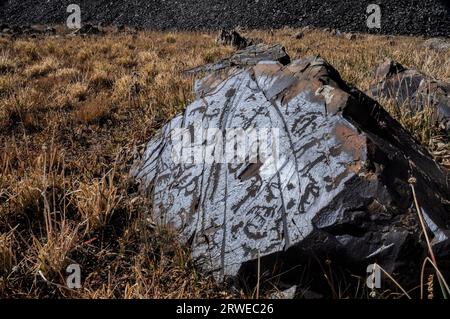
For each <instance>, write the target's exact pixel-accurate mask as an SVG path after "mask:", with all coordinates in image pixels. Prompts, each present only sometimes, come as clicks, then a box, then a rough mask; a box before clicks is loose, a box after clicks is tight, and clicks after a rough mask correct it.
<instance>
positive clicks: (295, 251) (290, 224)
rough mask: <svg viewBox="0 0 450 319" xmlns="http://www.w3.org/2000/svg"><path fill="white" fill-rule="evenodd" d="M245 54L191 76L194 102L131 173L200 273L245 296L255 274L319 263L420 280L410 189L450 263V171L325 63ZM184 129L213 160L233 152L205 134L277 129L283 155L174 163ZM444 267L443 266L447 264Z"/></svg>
mask: <svg viewBox="0 0 450 319" xmlns="http://www.w3.org/2000/svg"><path fill="white" fill-rule="evenodd" d="M278 47H280V46H278ZM272 48H273V47H272ZM277 52H279V51H278V50H277ZM241 57H242V58H243V61H239V62H238V61H237V59H238V57H237V56H234V58H230V59H229V60H228V61H230V60H233V59H234V64H231V63H228V67H227V68H225V69H223V68H221V72H213V73H210V74H209V75H207V76H206V77H205V78H204V79H202V80H199V81H197V83H196V85H195V93H196V97H197V98H196V100H195V101H194V102H193V103H192V104H190V105H189V106H188V107H187V109H186V111H185V112H184V114H183V115H179V116H176V117H175V118H174V119H172V120H171V121H170V122H169V123H168V124H167V125H166V126H165V127H164V128H163V129H162V130H161V132H160V133H159V134H158V135H157V136H155V137H154V138H153V139H152V140H151V141H150V142H149V144H148V145H147V148H146V151H145V153H144V155H143V158H142V160H141V161H139V162H138V163H136V164H135V165H134V168H133V170H132V176H133V177H134V178H135V179H136V180H137V181H138V182H139V184H140V187H141V190H142V192H143V193H144V194H147V196H149V197H150V199H151V202H152V203H153V207H152V211H153V213H154V220H157V221H159V223H161V224H167V225H170V226H171V227H172V228H173V229H174V230H176V231H177V232H178V234H179V237H180V239H181V240H182V241H184V242H186V243H189V244H190V245H191V246H192V255H193V258H194V260H195V261H196V262H197V264H198V266H199V267H200V269H203V270H204V271H205V272H208V273H213V274H214V275H215V277H216V278H217V279H218V280H224V279H226V278H232V279H239V280H244V281H245V283H246V285H247V287H248V286H249V285H250V286H251V285H253V284H255V283H256V282H257V280H258V278H257V277H258V275H256V274H258V273H259V274H261V276H260V278H259V280H260V282H265V280H266V279H267V278H273V276H276V278H277V281H278V279H279V280H280V281H283V282H284V283H286V284H289V285H290V286H293V285H296V284H297V283H298V282H299V281H300V278H299V276H302V274H303V271H299V269H298V266H299V265H302V267H306V266H305V265H309V264H310V263H311V262H312V263H315V262H316V261H318V260H325V259H327V260H330V262H331V261H332V262H333V269H337V267H342V268H344V269H349V270H351V271H352V273H354V274H357V273H359V274H361V275H366V269H367V266H368V265H369V264H371V263H374V262H376V263H378V264H380V265H381V266H382V267H383V268H384V269H386V270H387V271H388V272H391V273H392V272H394V271H395V272H396V273H397V274H398V276H397V277H396V279H397V280H398V281H399V282H400V283H401V284H403V283H405V282H408V283H411V281H413V282H414V284H416V278H418V277H417V275H418V273H417V271H418V270H419V269H420V265H421V262H422V261H423V258H424V257H425V256H426V255H427V247H426V244H425V243H424V241H423V236H422V235H423V232H422V230H421V228H420V226H419V223H418V220H417V213H416V211H415V208H414V198H413V196H412V192H411V185H413V186H414V188H415V193H416V196H417V201H418V202H419V203H420V205H421V208H422V210H423V214H424V219H425V221H426V225H427V226H428V228H429V231H430V236H431V238H432V246H433V249H434V251H435V254H436V258H438V260H439V261H442V260H443V259H445V258H447V259H445V260H449V255H450V250H449V249H448V247H449V236H450V213H449V212H450V202H449V201H448V198H450V190H449V186H448V185H449V176H448V174H447V173H446V172H445V171H444V170H443V169H442V168H441V167H440V166H439V165H438V164H436V162H435V161H433V160H432V158H431V156H430V155H429V153H428V152H427V150H426V149H425V148H424V147H422V146H421V145H419V144H417V142H416V141H415V140H414V138H413V137H412V136H411V135H410V134H409V133H408V132H407V131H406V130H405V129H404V128H402V127H401V126H400V124H399V123H398V122H397V121H395V120H394V119H393V118H392V117H391V116H390V115H389V114H388V113H387V112H386V111H385V110H384V109H383V108H382V107H381V106H380V105H379V104H377V103H376V102H375V101H373V100H372V99H370V98H369V97H367V96H366V95H364V94H363V93H362V92H360V91H358V90H356V89H354V88H351V87H349V86H348V85H347V84H346V83H345V82H344V81H343V80H342V79H341V77H340V76H339V73H338V72H337V71H336V70H335V69H334V68H333V67H332V66H331V65H329V64H328V63H327V62H326V61H324V60H323V59H322V58H320V57H309V58H305V59H301V60H296V61H293V62H292V63H290V64H288V65H283V64H282V63H279V62H277V61H268V60H267V59H264V60H260V62H258V63H257V64H255V63H254V62H255V59H253V60H251V61H252V63H251V64H249V63H248V61H249V57H248V54H242V53H241ZM221 63H223V62H221ZM236 63H237V65H238V66H239V67H233V65H236ZM219 64H220V63H219ZM243 66H246V67H243ZM180 128H183V129H186V130H188V132H189V134H188V136H189V137H185V138H186V139H187V140H183V142H184V143H186V142H189V139H192V137H193V136H196V137H194V140H193V141H192V142H193V145H190V146H194V147H197V149H198V150H204V148H205V147H207V146H208V147H211V148H209V150H210V151H211V150H214V152H216V151H217V152H220V153H221V152H222V151H223V150H225V149H228V150H234V149H237V147H238V146H237V144H236V141H235V140H230V143H231V145H228V146H229V148H225V146H223V144H220V139H219V140H215V141H214V140H209V139H207V138H206V137H205V135H203V134H197V133H199V132H198V129H199V128H210V129H218V130H219V132H220V134H218V135H215V136H216V137H217V136H226V132H227V131H228V130H230V129H233V128H237V129H242V130H247V129H257V130H258V129H260V130H263V131H264V129H267V128H271V129H274V128H276V129H278V132H279V134H278V135H276V134H275V133H274V131H271V130H269V131H264V132H265V133H266V135H265V136H266V138H267V139H268V140H272V141H273V142H274V141H276V142H274V143H275V144H272V147H273V145H277V147H278V156H276V157H273V158H272V159H273V160H267V159H266V160H262V159H261V157H258V158H257V160H256V161H255V162H253V161H249V160H248V159H249V157H246V159H245V160H242V163H239V162H237V163H236V162H233V161H231V162H228V163H215V164H207V163H206V162H205V161H204V158H203V156H206V154H210V152H206V150H204V151H200V152H196V153H195V154H197V157H198V156H200V158H199V161H198V162H195V163H193V162H191V161H189V160H187V161H179V159H180V158H179V154H180V153H179V152H180V149H178V146H179V144H178V142H179V140H178V139H177V136H180V135H179V134H180V133H179V131H177V129H180ZM260 137H261V136H260ZM227 141H228V139H227ZM217 143H219V144H217ZM251 145H253V144H251ZM185 146H186V147H189V145H185ZM228 146H227V147H228ZM187 150H192V149H190V148H187V149H185V151H187ZM211 152H212V151H211ZM199 154H200V155H199ZM412 177H413V178H412ZM315 265H316V264H315ZM411 265H415V266H417V267H411ZM440 265H444V266H443V267H444V269H441V271H443V272H445V271H448V269H447V268H446V267H445V265H449V264H448V263H447V264H445V263H441V264H440ZM258 269H260V272H258V271H257V270H258ZM293 269H294V270H293ZM320 269H321V268H320V267H319V266H317V265H316V266H315V267H311V269H310V272H312V273H314V271H315V273H316V274H317V276H316V277H314V276H313V277H308V278H320V279H318V280H323V272H322V271H321V270H320ZM283 289H284V288H283Z"/></svg>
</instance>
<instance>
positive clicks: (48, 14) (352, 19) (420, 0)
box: [0, 0, 450, 36]
mask: <svg viewBox="0 0 450 319" xmlns="http://www.w3.org/2000/svg"><path fill="white" fill-rule="evenodd" d="M3 2H4V4H3V6H2V7H1V10H0V23H1V22H6V23H9V24H19V25H24V24H27V25H30V24H60V23H65V21H66V18H67V16H68V14H67V13H66V8H67V5H68V4H71V3H73V1H71V0H45V1H44V0H40V1H35V0H9V1H3ZM77 3H79V4H80V6H81V10H82V21H83V22H89V23H92V24H97V23H99V22H104V23H106V24H115V25H119V24H125V25H129V26H143V27H146V28H152V29H179V30H205V29H209V30H210V29H214V30H218V29H221V28H226V29H232V28H235V27H237V26H241V27H245V28H267V29H270V28H281V27H284V26H291V27H303V26H307V25H311V26H315V27H321V28H325V27H328V28H332V29H339V30H341V31H344V32H347V31H361V32H369V31H371V30H368V29H367V26H366V19H367V13H366V9H367V6H368V5H369V4H371V3H377V4H379V5H380V6H381V9H382V25H381V26H382V28H381V30H372V31H373V32H381V33H390V34H422V35H429V36H450V19H449V10H450V9H449V5H448V1H446V0H378V1H375V2H373V1H360V0H351V1H336V0H327V1H319V0H302V1H293V0H249V1H242V0H195V1H194V0H183V1H175V0H134V1H124V0H113V1H111V0H83V1H78V2H77Z"/></svg>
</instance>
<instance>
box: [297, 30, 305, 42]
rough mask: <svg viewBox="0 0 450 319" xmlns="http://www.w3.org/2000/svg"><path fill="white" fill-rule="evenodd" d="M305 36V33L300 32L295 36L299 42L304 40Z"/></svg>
mask: <svg viewBox="0 0 450 319" xmlns="http://www.w3.org/2000/svg"><path fill="white" fill-rule="evenodd" d="M304 36H305V34H304V33H303V31H299V32H297V33H296V34H295V38H296V39H297V40H300V39H303V37H304Z"/></svg>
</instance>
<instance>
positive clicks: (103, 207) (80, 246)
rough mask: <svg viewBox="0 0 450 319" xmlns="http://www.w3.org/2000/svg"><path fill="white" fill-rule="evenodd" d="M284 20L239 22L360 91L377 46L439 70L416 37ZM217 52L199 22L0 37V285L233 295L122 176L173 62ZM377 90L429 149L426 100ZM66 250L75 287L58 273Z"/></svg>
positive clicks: (176, 88) (431, 137)
mask: <svg viewBox="0 0 450 319" xmlns="http://www.w3.org/2000/svg"><path fill="white" fill-rule="evenodd" d="M297 32H298V31H297V30H293V29H283V30H279V31H276V32H274V33H269V32H263V31H252V32H249V34H248V35H249V36H251V37H255V38H260V39H262V40H264V41H265V42H268V43H275V42H280V43H282V44H284V45H285V47H286V49H287V51H288V53H289V54H290V55H291V57H292V58H299V57H304V56H307V55H312V54H320V55H321V56H322V57H324V58H325V59H327V60H328V61H329V62H330V63H331V64H332V65H334V66H335V67H336V69H337V70H339V71H340V72H341V75H342V76H343V78H344V79H345V80H346V81H349V82H350V83H352V84H354V85H355V86H357V87H359V88H360V89H363V90H364V89H367V87H368V84H369V82H370V81H371V79H372V70H373V69H374V68H375V66H376V64H377V63H378V62H382V61H383V60H384V59H385V58H386V57H392V58H394V59H396V60H398V61H399V62H401V63H402V64H405V65H406V66H408V67H414V68H417V69H419V70H420V71H423V72H425V73H427V74H429V75H431V76H434V77H436V78H439V79H442V80H450V65H449V63H450V62H449V61H450V59H449V54H450V53H448V54H442V53H441V54H437V53H434V52H432V51H430V50H429V49H425V48H423V47H422V46H420V43H421V42H422V41H423V40H422V39H418V38H408V37H390V38H387V37H385V36H360V37H358V39H357V40H355V41H350V40H347V39H345V38H339V37H334V36H332V35H330V34H328V33H325V32H322V31H314V30H313V31H311V32H307V33H306V34H305V35H304V37H303V38H302V39H301V40H298V39H296V38H295V34H296V33H297ZM231 52H233V48H231V47H221V46H218V45H217V44H216V43H215V34H211V33H203V34H201V33H189V32H184V33H177V32H171V33H159V32H139V33H137V34H106V35H105V36H102V37H78V36H72V37H69V36H58V37H52V36H49V37H38V38H19V39H13V38H10V37H7V36H6V37H0V297H18V298H38V297H78V298H195V297H197V298H199V297H203V298H211V297H228V296H232V295H234V294H233V293H231V292H230V290H227V287H218V286H217V285H216V284H215V283H214V281H213V279H212V278H210V277H208V276H205V275H204V274H200V273H199V272H197V271H196V268H195V267H194V265H193V262H192V260H191V259H190V257H189V249H188V248H187V247H185V246H183V244H182V243H180V242H178V241H177V239H176V237H175V235H174V234H173V233H172V232H171V230H170V229H165V228H159V227H156V226H154V223H153V222H152V215H151V211H150V207H151V203H149V202H148V199H146V198H143V197H141V196H140V195H139V194H138V193H137V192H136V187H135V185H134V184H133V183H132V181H130V180H129V175H128V174H129V169H130V167H131V164H132V162H133V160H134V158H135V156H136V154H137V153H139V152H140V151H142V149H143V146H144V144H145V142H146V141H148V140H149V138H150V137H151V136H152V135H153V134H154V133H155V132H156V131H157V130H158V129H159V128H161V127H162V125H163V124H164V123H166V122H167V121H168V120H169V119H170V118H171V117H173V116H174V115H175V114H177V113H179V112H181V111H182V110H183V109H184V108H185V106H186V105H187V104H188V103H189V102H190V101H192V99H193V95H192V85H193V80H194V79H193V78H189V77H186V76H183V75H182V71H183V70H185V69H189V68H192V67H195V66H198V65H201V64H204V63H209V62H213V61H215V60H217V59H220V58H223V57H225V56H228V55H229V54H230V53H231ZM390 103H391V102H389V101H383V104H385V105H386V107H387V108H388V109H389V111H390V112H391V114H393V115H394V116H395V117H396V118H397V119H399V120H400V121H401V123H402V124H404V125H405V126H406V127H407V128H408V129H410V130H411V131H412V132H413V134H415V136H416V137H417V138H418V139H419V140H420V141H421V142H423V143H424V144H425V145H427V146H429V147H430V149H432V150H433V151H435V150H436V149H439V147H441V150H442V145H441V144H442V143H443V142H442V139H440V142H436V138H438V137H439V136H440V134H441V133H440V132H437V131H436V130H435V129H434V127H433V125H432V124H431V123H429V122H427V121H426V119H427V116H426V113H424V114H405V113H404V112H398V110H397V109H396V108H395V107H394V105H391V104H390ZM419 120H420V121H419ZM439 143H441V144H439ZM438 144H439V145H440V146H439V147H438ZM443 145H444V146H445V147H448V146H449V145H450V144H449V143H447V142H445V141H444V143H443ZM435 147H436V149H434V148H435ZM449 149H450V148H449ZM152 225H153V226H152ZM73 263H78V264H80V265H81V268H82V274H83V278H82V284H83V288H82V289H80V290H69V289H67V288H66V286H65V278H66V275H67V274H66V272H65V269H66V267H67V266H68V265H69V264H73ZM342 296H343V297H346V296H348V295H345V294H343V295H342Z"/></svg>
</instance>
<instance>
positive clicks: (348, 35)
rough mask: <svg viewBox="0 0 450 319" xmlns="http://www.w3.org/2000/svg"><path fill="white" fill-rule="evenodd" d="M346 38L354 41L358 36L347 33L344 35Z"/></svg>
mask: <svg viewBox="0 0 450 319" xmlns="http://www.w3.org/2000/svg"><path fill="white" fill-rule="evenodd" d="M344 38H346V39H347V40H350V41H353V40H356V38H357V37H356V34H353V33H345V34H344Z"/></svg>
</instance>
